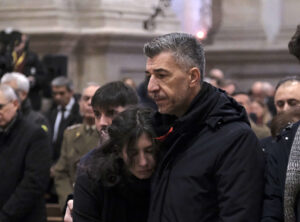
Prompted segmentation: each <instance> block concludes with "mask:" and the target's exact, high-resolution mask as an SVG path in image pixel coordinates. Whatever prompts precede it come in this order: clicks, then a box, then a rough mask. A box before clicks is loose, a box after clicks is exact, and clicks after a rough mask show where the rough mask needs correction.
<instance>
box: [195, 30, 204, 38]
mask: <svg viewBox="0 0 300 222" xmlns="http://www.w3.org/2000/svg"><path fill="white" fill-rule="evenodd" d="M196 36H197V38H198V39H201V40H202V39H204V38H205V37H206V33H205V32H204V31H199V32H197V34H196Z"/></svg>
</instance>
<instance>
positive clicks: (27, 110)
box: [21, 99, 49, 130]
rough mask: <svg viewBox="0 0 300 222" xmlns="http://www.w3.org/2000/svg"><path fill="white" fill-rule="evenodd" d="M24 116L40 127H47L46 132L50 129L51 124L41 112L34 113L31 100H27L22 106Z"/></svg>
mask: <svg viewBox="0 0 300 222" xmlns="http://www.w3.org/2000/svg"><path fill="white" fill-rule="evenodd" d="M21 112H22V115H23V116H24V117H25V118H27V119H28V120H30V121H31V122H32V123H36V124H37V125H39V126H43V127H45V126H46V128H45V129H46V130H48V128H49V123H48V120H47V119H46V117H45V116H44V115H43V114H41V113H40V112H37V111H34V110H33V109H32V106H31V102H30V100H29V99H25V100H24V101H23V102H22V104H21Z"/></svg>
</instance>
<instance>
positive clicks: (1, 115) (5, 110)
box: [0, 91, 18, 127]
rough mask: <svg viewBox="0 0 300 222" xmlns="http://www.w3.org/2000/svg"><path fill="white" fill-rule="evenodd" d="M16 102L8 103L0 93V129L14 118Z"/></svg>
mask: <svg viewBox="0 0 300 222" xmlns="http://www.w3.org/2000/svg"><path fill="white" fill-rule="evenodd" d="M17 110H18V101H17V100H16V101H8V100H7V99H6V98H5V96H4V94H3V93H2V92H1V91H0V127H5V126H6V125H7V124H8V123H10V121H11V120H12V119H13V118H14V117H15V115H16V113H17Z"/></svg>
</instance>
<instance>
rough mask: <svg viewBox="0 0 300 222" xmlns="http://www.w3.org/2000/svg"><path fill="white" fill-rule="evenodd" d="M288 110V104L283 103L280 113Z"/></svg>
mask: <svg viewBox="0 0 300 222" xmlns="http://www.w3.org/2000/svg"><path fill="white" fill-rule="evenodd" d="M289 109H290V106H289V104H288V103H284V106H283V107H282V111H283V112H286V111H288V110H289Z"/></svg>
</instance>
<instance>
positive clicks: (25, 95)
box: [19, 91, 28, 101]
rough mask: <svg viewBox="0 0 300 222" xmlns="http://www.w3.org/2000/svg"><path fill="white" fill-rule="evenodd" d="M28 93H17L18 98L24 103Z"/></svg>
mask: <svg viewBox="0 0 300 222" xmlns="http://www.w3.org/2000/svg"><path fill="white" fill-rule="evenodd" d="M27 95H28V93H27V92H25V91H19V98H20V100H21V101H24V100H25V99H26V98H27Z"/></svg>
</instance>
